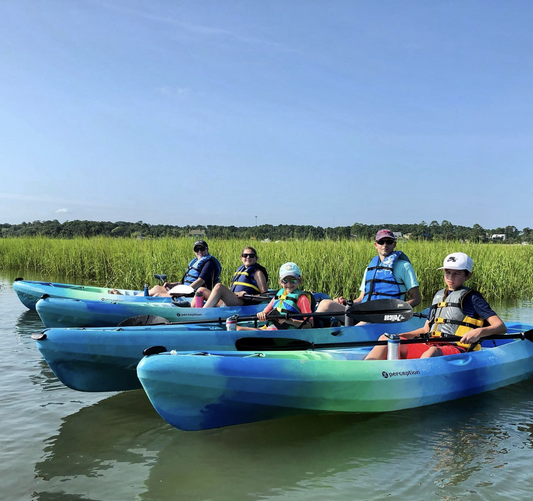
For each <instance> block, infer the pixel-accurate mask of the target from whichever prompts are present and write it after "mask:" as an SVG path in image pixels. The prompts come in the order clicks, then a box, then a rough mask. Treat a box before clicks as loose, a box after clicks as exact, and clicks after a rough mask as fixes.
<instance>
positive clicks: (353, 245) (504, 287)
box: [0, 237, 533, 304]
mask: <svg viewBox="0 0 533 501" xmlns="http://www.w3.org/2000/svg"><path fill="white" fill-rule="evenodd" d="M249 244H251V245H253V246H254V247H255V248H256V249H257V251H258V254H259V261H260V262H261V263H262V264H263V266H265V267H266V269H267V270H268V272H269V275H270V282H269V284H270V286H271V287H276V286H277V274H278V270H279V267H280V266H281V265H282V264H283V263H285V262H287V261H294V262H296V263H297V264H298V265H299V266H300V268H301V270H302V273H303V278H304V286H305V288H306V289H309V290H313V291H322V292H326V293H328V294H330V295H331V296H332V297H333V296H338V295H343V296H345V297H356V296H357V295H359V292H358V289H359V285H360V282H361V279H362V274H363V271H364V269H365V267H366V265H367V264H368V263H369V261H370V259H371V258H372V257H373V256H374V255H375V254H376V252H375V249H374V246H373V244H372V242H369V241H360V240H358V241H284V242H268V243H267V242H253V241H252V242H250V241H248V240H214V241H210V242H209V245H210V252H211V254H212V255H214V256H216V257H217V258H218V259H219V260H220V262H221V263H222V266H223V273H222V281H223V283H225V284H228V283H229V282H230V279H231V276H232V275H233V272H234V271H235V269H236V268H237V267H238V266H239V265H240V264H241V261H240V259H239V255H240V253H241V251H242V249H243V248H244V247H245V246H246V245H249ZM397 249H398V250H403V251H404V252H405V253H406V254H407V255H408V256H409V258H410V260H411V262H412V263H413V266H414V268H415V271H416V273H417V276H418V280H419V282H420V289H421V292H422V295H423V297H424V302H425V303H426V304H427V302H428V301H429V300H430V299H431V297H432V296H433V294H434V292H435V291H437V290H438V289H440V288H442V286H443V279H442V272H441V271H437V268H438V267H439V266H442V261H443V259H444V257H445V256H446V255H447V254H449V253H450V252H456V251H462V252H466V253H467V254H469V255H470V256H471V257H472V258H473V259H474V275H473V277H472V279H471V280H470V281H469V283H468V285H470V286H471V287H473V288H475V289H477V290H479V291H480V292H481V293H483V294H484V295H485V296H486V297H487V298H489V299H494V298H497V299H501V298H509V299H511V298H531V297H533V278H532V276H531V275H530V273H529V271H530V270H531V269H532V268H533V247H531V246H520V245H493V244H464V243H460V242H409V241H405V242H399V243H398V246H397ZM193 257H194V255H193V252H192V240H190V239H175V238H163V239H153V240H151V239H146V240H134V239H129V238H127V239H126V238H125V239H122V238H104V237H99V238H76V239H72V240H71V239H69V240H61V239H49V238H43V237H32V238H16V239H0V269H5V270H19V271H23V270H31V271H32V272H37V274H38V275H39V276H40V277H41V278H42V279H43V280H49V279H50V277H55V276H62V277H66V279H68V280H69V281H70V282H72V283H82V282H86V283H92V284H100V285H102V286H106V287H123V288H132V289H134V288H135V289H137V288H141V287H142V285H143V284H144V283H150V284H152V283H155V281H154V278H153V274H154V273H166V274H167V275H168V279H169V280H171V281H178V280H179V279H180V278H181V277H182V275H183V273H184V270H185V269H186V266H187V264H188V263H189V261H190V260H191V259H192V258H193Z"/></svg>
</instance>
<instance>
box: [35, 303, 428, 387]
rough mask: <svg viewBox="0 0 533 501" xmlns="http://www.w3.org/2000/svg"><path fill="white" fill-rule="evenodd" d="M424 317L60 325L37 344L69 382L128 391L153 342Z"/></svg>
mask: <svg viewBox="0 0 533 501" xmlns="http://www.w3.org/2000/svg"><path fill="white" fill-rule="evenodd" d="M221 309H223V308H218V310H221ZM224 320H225V319H224ZM424 322H425V318H420V317H413V318H411V320H409V321H407V322H403V323H392V324H364V325H356V326H353V327H337V328H321V329H291V330H280V331H269V330H268V331H266V330H253V331H227V330H226V327H225V324H224V325H217V324H216V323H213V324H200V325H159V326H157V325H153V326H138V327H113V328H111V327H108V328H87V329H79V328H70V329H61V328H54V329H47V330H44V331H43V332H42V334H40V335H35V338H36V339H37V338H38V339H37V347H38V348H39V350H40V352H41V354H42V355H43V357H44V359H45V360H46V362H47V363H48V365H49V366H50V367H51V369H52V370H53V371H54V373H55V375H56V376H57V377H58V379H59V380H61V382H62V383H63V384H65V385H66V386H68V387H70V388H73V389H75V390H80V391H122V390H133V389H137V388H141V384H140V382H139V380H138V378H137V374H136V367H137V364H138V363H139V361H140V360H141V359H142V357H143V350H144V349H146V348H149V347H152V346H163V347H165V348H167V349H169V350H171V349H172V350H178V351H191V350H202V351H203V350H208V351H211V350H235V349H236V344H237V343H238V340H241V344H240V346H239V349H262V348H264V347H265V346H273V345H277V346H280V345H281V346H283V345H285V344H287V342H292V341H293V340H306V341H312V342H315V343H334V342H339V341H358V340H375V339H377V338H378V337H379V336H380V335H381V334H383V333H384V332H390V333H398V332H405V331H408V330H412V329H417V328H419V327H422V325H423V324H424ZM254 340H255V341H256V342H254ZM285 340H288V341H285ZM242 341H246V342H244V344H243V342H242Z"/></svg>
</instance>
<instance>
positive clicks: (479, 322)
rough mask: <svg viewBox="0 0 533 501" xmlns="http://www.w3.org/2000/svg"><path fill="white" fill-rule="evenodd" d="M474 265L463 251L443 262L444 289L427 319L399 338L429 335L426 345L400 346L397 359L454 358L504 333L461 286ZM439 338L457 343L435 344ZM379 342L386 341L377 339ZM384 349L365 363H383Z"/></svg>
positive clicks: (497, 320)
mask: <svg viewBox="0 0 533 501" xmlns="http://www.w3.org/2000/svg"><path fill="white" fill-rule="evenodd" d="M473 266H474V263H473V261H472V258H471V257H470V256H468V255H466V254H465V253H464V252H454V253H452V254H449V255H448V256H446V258H445V259H444V263H443V265H442V267H441V268H439V270H444V283H445V284H446V287H445V288H444V289H442V290H440V291H439V292H437V293H436V294H435V297H434V298H433V303H432V305H431V310H430V314H429V317H428V319H427V321H426V323H425V325H424V327H421V328H420V329H416V330H414V331H410V332H405V333H404V334H401V339H413V338H416V337H421V336H424V335H429V337H430V341H428V343H420V344H403V343H402V344H401V345H400V358H429V357H439V356H442V355H455V354H457V353H464V352H466V351H469V350H471V349H480V346H479V345H478V344H476V343H478V342H479V341H480V339H482V338H484V337H486V336H490V335H492V334H504V333H505V332H507V328H506V327H505V324H504V323H503V322H502V320H501V318H500V317H499V316H498V315H497V314H496V313H495V312H494V311H493V310H492V308H491V307H490V306H489V304H488V303H487V301H485V299H484V298H483V296H482V295H481V294H480V293H479V292H477V291H474V290H472V289H470V288H469V287H465V285H464V283H465V282H466V281H467V280H468V279H469V278H470V277H471V276H472V268H473ZM442 336H457V337H458V340H457V343H439V341H438V338H439V337H442ZM380 339H386V337H385V336H381V338H380ZM386 358H387V346H386V345H385V346H375V347H374V348H373V349H372V350H371V351H370V353H369V354H368V355H367V357H366V359H365V360H385V359H386Z"/></svg>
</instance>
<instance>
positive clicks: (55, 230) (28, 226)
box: [0, 219, 533, 243]
mask: <svg viewBox="0 0 533 501" xmlns="http://www.w3.org/2000/svg"><path fill="white" fill-rule="evenodd" d="M381 228H389V229H390V230H392V231H394V232H398V233H401V234H402V236H403V237H405V238H409V239H411V240H464V241H469V242H500V243H524V242H527V243H533V230H532V229H531V228H524V229H523V230H522V231H520V230H518V229H517V228H516V227H515V226H506V227H505V228H502V227H499V228H493V229H486V228H483V227H481V226H480V225H479V224H475V225H474V226H473V227H472V228H470V227H468V226H459V225H455V224H452V223H451V222H450V221H446V220H444V221H442V222H441V223H439V222H437V221H431V223H429V224H427V223H426V222H425V221H422V222H421V223H418V224H387V223H384V224H378V225H375V224H362V223H354V224H353V225H351V226H337V227H335V228H331V227H328V228H322V227H321V226H310V225H295V224H279V225H277V226H274V225H271V224H262V225H260V226H217V225H207V226H203V225H196V226H172V225H166V224H155V225H152V224H148V223H144V222H142V221H137V222H136V223H131V222H126V221H117V222H110V221H79V220H75V221H66V222H64V223H60V222H59V221H57V220H56V219H54V220H51V221H33V222H31V223H26V222H24V223H21V224H8V223H3V224H0V238H10V237H28V236H46V237H51V238H74V237H95V236H106V237H130V238H139V237H142V238H160V237H189V236H190V237H193V238H194V236H195V235H196V234H197V233H200V234H201V233H204V234H205V237H206V238H220V239H231V238H239V239H255V240H265V239H270V240H287V239H300V240H304V239H307V240H324V239H332V240H340V239H353V238H362V239H371V238H373V237H374V235H375V234H376V232H377V231H378V230H380V229H381Z"/></svg>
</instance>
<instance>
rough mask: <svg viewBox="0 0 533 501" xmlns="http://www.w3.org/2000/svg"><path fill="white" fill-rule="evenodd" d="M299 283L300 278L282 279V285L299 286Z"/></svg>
mask: <svg viewBox="0 0 533 501" xmlns="http://www.w3.org/2000/svg"><path fill="white" fill-rule="evenodd" d="M298 282H299V279H298V278H282V279H281V283H282V284H297V283H298Z"/></svg>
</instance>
